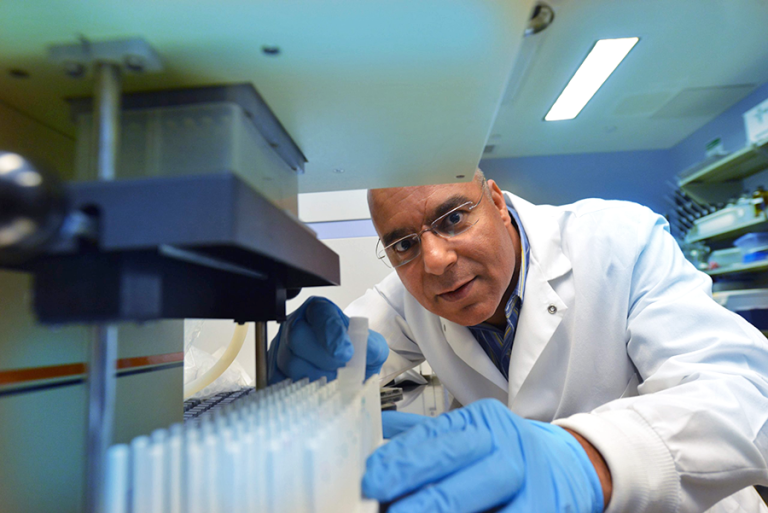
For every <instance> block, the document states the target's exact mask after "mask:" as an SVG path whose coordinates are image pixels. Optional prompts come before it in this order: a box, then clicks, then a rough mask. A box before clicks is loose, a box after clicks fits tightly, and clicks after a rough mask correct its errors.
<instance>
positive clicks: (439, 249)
mask: <svg viewBox="0 0 768 513" xmlns="http://www.w3.org/2000/svg"><path fill="white" fill-rule="evenodd" d="M421 253H422V259H423V261H424V270H425V271H426V272H428V273H429V274H437V275H440V274H443V273H444V272H445V271H446V270H447V269H448V268H450V267H451V266H452V265H453V264H454V263H456V260H457V255H456V252H455V251H454V250H453V249H452V247H451V243H450V242H449V241H447V240H445V239H444V238H442V237H439V236H437V235H435V234H434V233H432V232H424V234H423V235H422V236H421Z"/></svg>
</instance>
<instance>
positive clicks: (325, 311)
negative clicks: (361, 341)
mask: <svg viewBox="0 0 768 513" xmlns="http://www.w3.org/2000/svg"><path fill="white" fill-rule="evenodd" d="M348 327H349V317H347V316H346V315H344V312H342V311H341V309H340V308H339V307H338V306H336V305H335V304H333V303H332V302H331V301H329V300H327V299H325V298H320V297H314V296H313V297H311V298H309V299H307V300H306V301H305V302H304V304H302V305H301V306H300V307H299V308H298V309H297V310H296V311H294V312H293V313H292V314H291V315H289V316H288V318H287V319H286V320H285V322H284V323H283V324H281V325H280V331H279V332H278V334H277V336H276V337H275V339H274V340H273V341H272V345H271V346H270V348H269V355H268V360H269V370H268V372H269V376H268V377H269V383H270V384H272V383H278V382H280V381H282V380H284V379H286V378H291V379H292V380H294V381H297V380H300V379H303V378H307V377H308V378H309V379H310V380H311V381H315V380H318V379H320V378H321V377H323V376H325V377H326V378H327V379H328V380H332V379H335V378H336V371H337V369H339V368H341V367H343V366H344V365H345V364H346V363H347V362H348V361H349V360H350V358H352V352H353V348H352V341H351V340H349V335H347V328H348ZM388 355H389V347H388V346H387V342H386V340H384V337H383V336H381V335H380V334H379V333H377V332H375V331H373V330H368V351H367V355H366V369H365V378H366V379H368V378H369V377H370V376H372V375H374V374H376V373H378V372H379V371H380V370H381V367H382V365H384V362H385V361H386V360H387V356H388Z"/></svg>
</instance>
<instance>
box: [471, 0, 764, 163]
mask: <svg viewBox="0 0 768 513" xmlns="http://www.w3.org/2000/svg"><path fill="white" fill-rule="evenodd" d="M548 3H550V4H551V6H552V7H553V8H554V9H555V13H556V16H555V20H554V23H553V24H552V25H551V26H550V27H549V28H548V29H547V30H545V31H544V32H541V33H539V34H537V35H534V36H530V37H529V38H526V40H525V41H524V43H523V45H522V48H521V53H520V60H519V62H521V63H522V62H527V61H530V65H529V66H528V67H527V69H525V70H522V73H521V72H520V70H519V69H516V73H518V74H519V77H518V79H517V80H514V81H513V83H510V87H509V89H508V91H507V94H506V96H505V98H504V101H503V104H502V107H501V109H500V111H499V114H498V117H497V119H496V123H495V125H494V127H493V129H492V132H491V134H492V135H491V137H490V138H489V140H488V144H493V145H494V146H495V148H494V151H493V154H492V155H487V156H486V157H487V158H499V157H518V156H533V155H552V154H567V153H591V152H610V151H628V150H648V149H663V148H670V147H672V146H674V145H675V144H677V143H678V142H680V141H681V140H682V139H684V138H685V137H687V136H688V135H690V134H691V133H693V132H694V131H695V130H696V129H698V128H699V127H701V126H702V125H704V124H705V123H707V122H708V121H710V120H711V119H712V118H713V117H714V116H716V115H717V114H719V113H721V112H722V111H723V110H724V109H726V108H728V107H729V106H730V105H733V104H734V103H735V102H737V101H738V100H739V99H741V98H743V97H744V96H745V95H746V94H748V93H749V91H751V88H753V87H754V86H757V85H760V84H763V83H765V82H768V30H766V29H765V27H766V26H768V2H766V1H764V0H728V1H723V0H551V1H548ZM631 36H637V37H640V42H639V43H638V44H637V46H636V47H635V48H634V49H633V50H632V51H631V52H630V54H629V56H628V57H627V58H626V59H625V61H624V62H622V64H621V65H620V66H619V67H618V69H617V70H616V72H615V73H614V74H613V75H612V76H611V77H610V78H609V79H608V81H607V82H606V83H605V85H604V86H603V87H602V88H601V89H600V90H599V91H598V92H597V94H596V95H595V96H594V98H593V99H592V100H591V101H590V102H589V103H588V104H587V106H586V107H585V109H584V110H583V111H582V112H581V114H579V116H578V117H577V118H575V119H573V120H569V121H558V122H544V121H543V118H544V115H545V114H546V113H547V111H548V110H549V108H550V107H551V105H552V104H553V103H554V101H555V99H556V98H557V96H558V95H559V94H560V92H561V91H562V89H563V88H564V87H565V85H566V84H567V83H568V80H570V78H571V76H572V75H573V73H574V72H575V71H576V69H577V68H578V66H579V65H580V63H581V61H582V60H583V59H584V57H585V56H586V55H587V53H588V52H589V50H590V49H591V48H592V45H593V44H594V42H595V41H596V40H598V39H603V38H617V37H631ZM675 98H676V99H677V100H675ZM670 101H673V103H672V104H669V105H667V104H668V102H670ZM675 101H677V102H678V104H677V105H676V104H675V103H674V102H675ZM665 105H666V107H665ZM675 109H677V110H675ZM665 112H666V114H665ZM657 113H658V114H657Z"/></svg>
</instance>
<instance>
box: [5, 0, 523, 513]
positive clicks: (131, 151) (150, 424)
mask: <svg viewBox="0 0 768 513" xmlns="http://www.w3.org/2000/svg"><path fill="white" fill-rule="evenodd" d="M533 6H534V1H533V0H518V1H513V2H500V3H488V2H485V1H480V0H467V1H463V2H457V3H454V4H450V5H446V4H445V3H444V2H439V1H437V0H426V1H424V2H418V3H414V2H406V1H404V0H397V1H394V2H393V1H386V2H384V1H380V0H365V1H362V2H361V1H359V0H356V1H342V2H315V1H308V0H295V1H288V2H286V1H284V0H280V1H277V0H263V1H258V2H230V3H227V4H221V3H217V4H215V5H214V4H201V3H199V2H194V1H192V0H169V1H166V2H161V3H157V2H149V1H147V0H140V1H137V2H131V3H125V2H120V1H118V0H98V1H96V0H89V1H85V2H81V1H78V2H74V1H65V2H48V1H42V2H6V3H3V4H2V6H0V33H2V34H3V38H4V41H5V43H4V44H3V45H2V49H0V62H3V64H4V67H3V73H0V75H1V76H0V119H1V120H2V122H0V150H1V151H2V152H3V153H2V154H0V432H2V433H3V436H2V437H0V510H2V511H3V513H16V512H22V511H23V512H28V511H36V512H48V511H66V512H69V511H89V512H92V511H103V510H105V508H107V507H109V508H113V509H110V510H109V511H126V512H130V511H133V512H135V511H142V512H143V511H181V510H183V511H193V508H195V507H198V506H199V508H198V510H199V511H223V510H228V509H227V508H229V507H230V506H232V504H230V502H227V501H234V503H235V506H236V507H242V508H244V509H243V510H245V511H248V510H254V508H256V509H255V510H257V511H261V510H262V509H260V508H261V507H262V506H264V504H265V502H264V501H267V503H266V504H267V506H264V507H266V508H267V509H266V510H267V511H275V512H277V511H304V510H306V511H323V509H321V508H322V507H325V506H323V505H327V504H330V503H332V502H333V501H334V500H340V499H339V498H340V497H352V498H350V499H349V500H350V501H351V502H349V505H348V506H344V508H343V509H345V510H346V509H347V508H348V510H349V511H353V510H354V509H356V508H365V507H370V505H366V504H365V503H364V501H362V500H361V499H360V497H359V493H358V496H357V497H354V495H355V493H356V491H355V490H356V489H354V488H353V489H348V490H346V492H345V491H344V490H342V489H340V488H338V489H337V488H334V487H337V486H342V485H341V484H339V483H341V481H333V480H332V479H331V478H334V477H335V476H340V475H342V476H346V475H349V474H350V473H352V474H354V473H357V474H358V477H359V474H360V472H361V471H362V470H361V469H362V467H361V461H362V460H363V458H364V456H365V455H366V454H367V453H369V452H370V451H371V450H372V449H373V445H374V444H375V441H376V440H377V438H378V437H379V436H380V433H379V432H377V429H378V428H380V421H378V420H377V417H376V416H377V414H378V411H379V407H380V395H379V389H378V383H377V382H375V380H369V382H366V383H365V385H363V384H362V383H357V382H356V383H355V385H354V386H353V385H344V384H343V382H342V380H336V381H334V382H331V383H320V382H316V383H305V382H299V383H283V384H278V385H275V386H273V387H271V388H268V387H267V386H266V348H267V340H266V329H265V325H264V323H265V321H267V320H281V319H283V318H284V317H285V313H286V312H285V302H286V299H287V298H290V297H292V296H293V295H294V294H296V293H297V291H298V290H299V289H301V288H305V287H312V286H317V285H329V284H338V283H339V259H338V256H337V255H336V254H335V253H333V252H332V251H331V250H330V249H328V248H327V246H325V245H324V244H323V243H322V242H320V241H319V240H318V238H317V236H316V235H315V234H314V233H313V232H312V231H311V230H310V229H308V228H307V227H306V226H305V225H304V224H303V223H301V222H300V221H299V212H298V208H297V195H298V194H299V193H301V192H319V191H326V190H342V189H352V188H368V187H384V186H401V185H421V184H425V183H439V182H451V181H456V180H457V179H459V180H460V179H463V178H467V179H468V178H469V177H471V176H472V172H473V170H474V169H475V167H476V165H477V163H478V161H479V158H480V156H481V154H482V150H483V147H484V144H485V140H486V138H487V135H488V131H489V130H490V127H491V126H492V123H493V120H494V117H495V114H496V112H497V110H498V108H499V104H500V101H501V98H502V96H503V94H504V93H505V90H506V87H507V81H508V78H509V76H510V72H511V71H512V67H513V65H514V62H515V57H516V55H517V53H518V50H519V48H520V45H521V41H522V38H523V35H524V33H525V29H526V25H527V23H528V21H529V18H530V13H531V11H532V9H533ZM185 318H207V319H231V320H233V321H234V322H239V323H242V322H255V323H256V326H257V329H256V330H255V333H256V334H255V340H253V343H254V344H255V347H256V364H257V365H256V379H257V388H258V389H259V390H258V391H254V392H249V393H243V394H242V395H241V396H240V397H237V398H236V400H235V399H233V400H232V401H229V402H228V403H227V404H226V405H222V406H220V407H217V408H209V409H208V410H207V415H205V416H203V417H205V418H199V419H197V420H195V421H193V419H192V418H191V417H190V414H189V411H188V412H187V413H188V414H187V418H188V419H189V420H188V422H187V423H186V424H187V425H185V426H182V424H181V423H182V422H183V420H184V416H185V415H184V414H185V412H184V407H183V403H182V384H183V380H182V365H183V357H184V354H183V319H185ZM357 381H359V380H357ZM374 406H375V407H374ZM190 410H191V409H190ZM308 423H312V424H313V426H314V427H316V430H315V432H314V433H311V434H310V435H307V436H301V437H300V436H298V435H297V433H299V432H303V431H305V430H304V428H305V427H306V426H307V424H308ZM353 426H354V429H352V427H353ZM377 426H378V428H377ZM345 429H346V430H348V431H349V430H350V429H352V432H350V433H348V434H349V436H346V437H343V436H340V435H341V434H342V433H344V430H345ZM342 442H344V443H348V444H349V445H348V446H345V447H346V449H348V450H349V453H348V456H349V458H348V459H347V460H346V462H344V461H334V460H332V459H330V458H328V457H326V455H325V453H323V451H325V450H327V448H328V447H331V446H333V444H341V443H342ZM286 447H293V449H291V450H293V451H294V452H293V453H292V452H291V450H288V449H286ZM298 447H303V448H304V449H303V450H300V449H299V448H298ZM313 451H314V452H313ZM256 453H258V455H260V456H258V457H257V456H255V454H256ZM299 453H300V454H301V455H303V456H301V457H305V456H306V455H314V456H312V457H313V458H314V457H316V458H317V459H316V460H312V459H311V458H310V460H301V459H298V460H297V459H291V458H292V457H296V458H299V456H298V455H299ZM182 454H183V457H182V456H181V455H182ZM334 454H337V453H334ZM291 455H293V456H291ZM180 457H181V458H182V460H183V461H184V462H185V463H184V464H183V465H175V466H173V465H171V463H169V462H171V461H178V458H180ZM306 457H308V456H306ZM297 461H299V462H300V463H298V465H299V466H301V467H302V468H303V469H306V475H304V474H302V475H301V476H300V477H292V476H294V474H290V475H289V473H287V472H286V470H285V469H286V468H287V466H288V465H289V464H292V462H293V463H295V462H297ZM268 465H271V466H270V467H267V466H268ZM324 466H325V467H324ZM265 469H269V470H265ZM326 478H327V479H331V481H328V482H327V483H326V482H323V481H322V480H323V479H326ZM270 480H277V481H274V482H273V481H270ZM158 483H160V484H161V486H158ZM190 483H192V484H190ZM307 483H309V484H312V485H313V486H308V485H307ZM248 484H253V485H254V486H252V487H251V486H247V485H248ZM270 486H273V489H278V490H281V489H287V490H296V493H295V494H290V495H285V496H283V495H279V494H275V493H270V492H268V490H269V489H270V488H269V487H270ZM274 487H276V488H274ZM283 487H286V488H283ZM190 494H192V495H190ZM194 494H197V495H194ZM323 494H325V495H323ZM344 500H346V499H344ZM183 501H187V502H183ZM189 501H192V502H189ZM269 501H272V502H269ZM190 504H194V506H190ZM345 504H346V503H345ZM174 508H175V509H174ZM179 508H185V509H179ZM316 508H317V509H316ZM326 510H327V509H326ZM361 511H362V509H361Z"/></svg>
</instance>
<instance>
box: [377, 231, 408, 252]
mask: <svg viewBox="0 0 768 513" xmlns="http://www.w3.org/2000/svg"><path fill="white" fill-rule="evenodd" d="M412 233H413V230H409V229H408V228H397V229H395V230H392V231H391V232H389V233H387V234H386V235H384V236H383V237H382V238H381V243H382V244H384V246H385V247H386V246H389V245H390V244H392V243H393V242H395V241H396V240H398V239H402V238H403V237H405V236H406V235H410V234H412Z"/></svg>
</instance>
